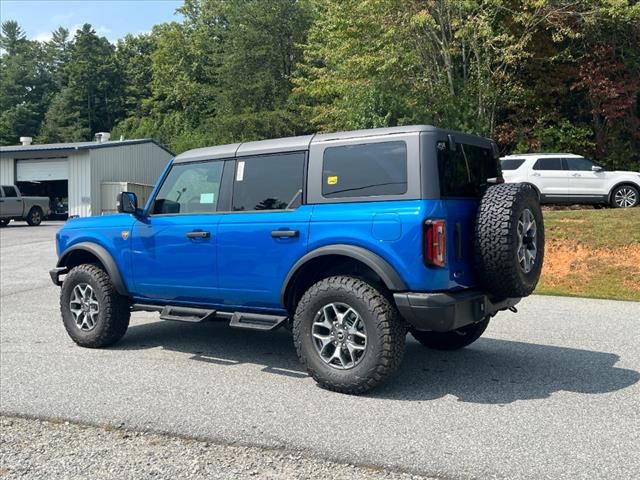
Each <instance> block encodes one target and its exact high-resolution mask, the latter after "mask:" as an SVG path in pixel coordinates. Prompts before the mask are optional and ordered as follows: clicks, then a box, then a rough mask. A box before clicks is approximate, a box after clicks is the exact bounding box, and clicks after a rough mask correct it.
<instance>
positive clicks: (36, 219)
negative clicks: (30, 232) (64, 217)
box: [26, 207, 43, 227]
mask: <svg viewBox="0 0 640 480" xmlns="http://www.w3.org/2000/svg"><path fill="white" fill-rule="evenodd" d="M42 215H43V213H42V209H41V208H40V207H32V208H31V210H29V214H28V215H27V218H26V220H27V223H28V224H29V225H30V226H32V227H37V226H38V225H40V224H41V223H42Z"/></svg>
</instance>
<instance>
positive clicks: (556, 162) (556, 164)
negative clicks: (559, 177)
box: [533, 158, 562, 170]
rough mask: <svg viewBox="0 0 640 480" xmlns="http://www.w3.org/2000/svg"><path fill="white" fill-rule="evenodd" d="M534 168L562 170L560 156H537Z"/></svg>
mask: <svg viewBox="0 0 640 480" xmlns="http://www.w3.org/2000/svg"><path fill="white" fill-rule="evenodd" d="M533 169H534V170H562V158H539V159H538V161H537V162H536V164H535V165H534V166H533Z"/></svg>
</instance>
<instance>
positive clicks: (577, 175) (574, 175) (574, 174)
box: [571, 173, 582, 177]
mask: <svg viewBox="0 0 640 480" xmlns="http://www.w3.org/2000/svg"><path fill="white" fill-rule="evenodd" d="M571 176H572V177H581V176H582V175H580V174H579V173H573V174H571Z"/></svg>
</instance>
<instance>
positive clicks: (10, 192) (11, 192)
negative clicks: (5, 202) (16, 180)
mask: <svg viewBox="0 0 640 480" xmlns="http://www.w3.org/2000/svg"><path fill="white" fill-rule="evenodd" d="M2 189H3V190H4V196H5V197H10V198H17V197H18V192H17V191H16V187H12V186H11V185H5V186H4V187H2Z"/></svg>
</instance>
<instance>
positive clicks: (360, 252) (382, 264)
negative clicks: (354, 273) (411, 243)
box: [280, 244, 408, 305]
mask: <svg viewBox="0 0 640 480" xmlns="http://www.w3.org/2000/svg"><path fill="white" fill-rule="evenodd" d="M328 255H341V256H343V257H350V258H353V259H354V260H358V261H359V262H362V263H364V264H365V265H366V266H367V267H369V268H370V269H371V270H373V271H374V272H375V273H376V274H377V275H378V276H379V277H380V278H381V279H382V282H383V283H384V284H385V286H386V287H387V288H388V289H389V290H391V291H394V292H402V291H406V290H408V287H407V284H406V283H405V282H404V280H402V278H401V277H400V275H399V274H398V272H397V271H396V269H395V268H393V267H392V266H391V265H390V264H389V262H387V261H386V260H385V259H384V258H382V257H381V256H380V255H378V254H377V253H373V252H372V251H371V250H367V249H366V248H362V247H357V246H355V245H347V244H336V245H328V246H326V247H320V248H317V249H315V250H312V251H310V252H308V253H307V254H306V255H304V256H303V257H302V258H300V259H299V260H298V261H297V262H296V263H295V264H294V265H293V267H291V269H290V270H289V273H288V274H287V276H286V278H285V280H284V283H283V284H282V289H281V291H280V303H281V304H282V305H285V304H286V295H287V290H288V288H289V286H290V284H291V281H292V279H293V278H294V276H295V275H296V273H298V271H299V270H300V269H301V268H302V267H303V266H304V265H305V264H306V263H307V262H309V261H310V260H313V259H315V258H318V257H326V256H328Z"/></svg>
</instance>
